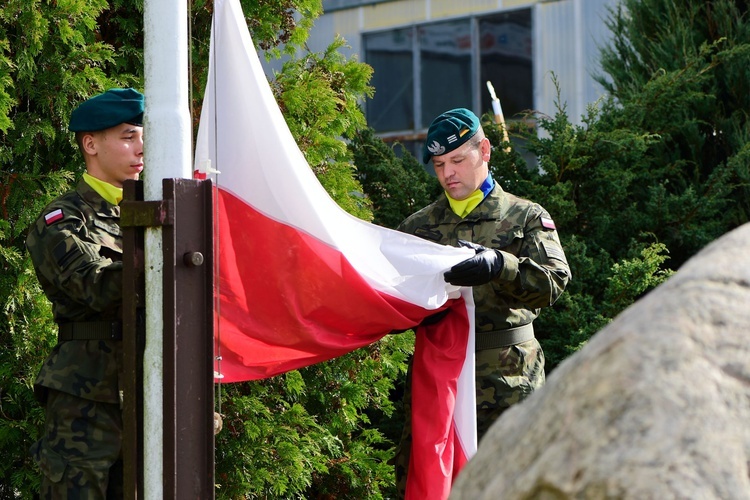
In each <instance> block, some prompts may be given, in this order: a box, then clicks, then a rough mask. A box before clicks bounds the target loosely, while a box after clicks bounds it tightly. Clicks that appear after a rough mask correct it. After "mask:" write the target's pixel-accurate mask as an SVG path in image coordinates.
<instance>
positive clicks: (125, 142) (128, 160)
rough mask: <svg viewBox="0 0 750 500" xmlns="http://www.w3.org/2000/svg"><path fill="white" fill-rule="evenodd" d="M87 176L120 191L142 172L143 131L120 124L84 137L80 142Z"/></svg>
mask: <svg viewBox="0 0 750 500" xmlns="http://www.w3.org/2000/svg"><path fill="white" fill-rule="evenodd" d="M82 144H83V148H84V152H85V153H86V155H87V161H86V169H87V171H88V173H89V175H91V176H93V177H96V178H97V179H99V180H102V181H104V182H108V183H110V184H112V185H113V186H117V187H122V183H123V182H125V180H127V179H136V180H137V179H138V176H139V175H140V173H141V172H142V171H143V127H138V126H135V125H130V124H128V123H123V124H120V125H118V126H116V127H112V128H109V129H107V130H102V131H101V132H95V133H92V134H87V135H86V136H85V137H84V138H83V141H82Z"/></svg>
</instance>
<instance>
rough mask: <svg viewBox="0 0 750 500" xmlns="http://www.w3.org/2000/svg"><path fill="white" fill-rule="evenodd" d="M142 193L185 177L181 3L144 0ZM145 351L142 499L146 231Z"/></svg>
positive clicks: (152, 471)
mask: <svg viewBox="0 0 750 500" xmlns="http://www.w3.org/2000/svg"><path fill="white" fill-rule="evenodd" d="M143 17H144V75H145V89H144V93H145V95H146V110H145V116H144V129H145V133H144V156H145V160H144V163H145V169H144V174H143V181H144V195H145V199H146V200H147V201H148V200H162V199H163V192H162V191H163V190H162V179H169V178H191V177H192V167H191V164H192V161H191V153H190V150H191V136H192V131H191V122H190V112H189V88H188V74H187V67H188V36H187V20H188V17H187V3H186V2H185V0H145V1H144V5H143ZM144 258H145V267H146V274H145V276H146V347H145V351H144V354H143V420H144V422H143V441H144V443H143V448H144V458H143V460H144V465H143V469H144V497H145V498H146V499H147V500H150V499H154V500H156V499H161V498H163V496H164V491H163V490H164V483H163V481H164V478H163V476H164V463H163V450H164V427H163V420H164V407H163V402H164V389H163V369H164V365H163V358H164V356H163V355H164V353H163V334H164V316H163V309H162V304H163V297H164V289H163V276H164V269H163V241H162V229H161V227H153V228H147V229H146V235H145V256H144Z"/></svg>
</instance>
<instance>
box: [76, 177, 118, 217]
mask: <svg viewBox="0 0 750 500" xmlns="http://www.w3.org/2000/svg"><path fill="white" fill-rule="evenodd" d="M76 192H77V193H78V194H79V195H80V196H81V198H82V199H83V201H84V202H85V203H86V204H87V205H88V206H90V207H91V208H92V209H93V210H94V212H96V213H97V214H98V215H100V216H102V217H120V207H119V206H118V205H113V204H112V203H110V202H108V201H107V200H105V199H104V198H103V197H102V195H100V194H99V193H98V192H97V191H96V190H95V189H94V188H93V187H91V186H90V185H89V184H88V183H87V182H86V181H85V180H83V179H81V180H80V181H78V185H77V186H76Z"/></svg>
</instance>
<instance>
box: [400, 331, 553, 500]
mask: <svg viewBox="0 0 750 500" xmlns="http://www.w3.org/2000/svg"><path fill="white" fill-rule="evenodd" d="M475 359H476V377H475V379H476V391H477V439H478V440H481V439H482V438H483V437H484V435H485V434H486V433H487V430H488V429H489V428H490V426H491V425H492V424H493V423H494V422H495V421H496V420H497V419H498V418H499V417H500V415H502V413H503V412H504V411H505V410H507V409H508V408H509V407H510V406H512V405H514V404H516V403H518V402H519V401H522V400H523V399H525V398H526V397H528V396H529V395H530V394H531V393H532V392H534V391H535V390H537V389H539V388H540V387H541V386H542V385H544V381H545V377H544V352H543V351H542V347H541V346H540V345H539V341H537V340H536V339H532V340H529V341H527V342H523V343H521V344H516V345H513V346H509V347H500V348H497V349H485V350H481V351H477V352H476V358H475ZM411 411H412V407H411V364H410V365H409V371H408V372H407V375H406V385H405V388H404V430H403V433H402V434H401V441H400V442H399V445H398V447H397V448H396V454H395V456H394V457H393V459H392V460H391V462H390V463H391V464H393V465H394V467H395V471H396V490H397V493H398V498H401V499H403V498H404V497H405V496H406V474H407V472H408V470H409V456H410V455H411V442H412V437H411ZM417 411H418V409H417Z"/></svg>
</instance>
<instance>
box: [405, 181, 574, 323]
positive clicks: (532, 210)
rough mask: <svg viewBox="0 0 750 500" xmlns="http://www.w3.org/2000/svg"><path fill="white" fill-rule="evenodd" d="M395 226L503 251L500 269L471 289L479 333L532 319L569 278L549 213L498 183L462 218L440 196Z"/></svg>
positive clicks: (445, 240)
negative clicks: (482, 283) (497, 272)
mask: <svg viewBox="0 0 750 500" xmlns="http://www.w3.org/2000/svg"><path fill="white" fill-rule="evenodd" d="M398 230H399V231H403V232H406V233H410V234H414V235H416V236H420V237H422V238H425V239H427V240H431V241H434V242H436V243H440V244H443V245H453V246H458V240H466V241H471V242H474V243H477V244H479V245H482V246H485V247H488V248H494V249H496V250H500V251H501V253H502V256H503V259H504V263H503V270H502V271H501V272H500V275H499V276H498V277H497V278H495V279H494V280H493V281H492V282H490V283H488V284H486V285H482V286H476V287H474V289H473V292H474V302H475V307H476V313H475V314H476V331H477V334H481V333H483V332H494V331H498V330H505V329H507V328H513V327H516V326H521V325H525V324H527V323H530V322H532V321H533V320H534V319H535V318H536V317H537V316H538V315H539V310H540V308H542V307H546V306H550V305H552V304H553V303H554V302H555V301H556V300H557V298H558V297H559V296H560V294H562V292H563V290H564V289H565V286H566V285H567V284H568V281H569V280H570V278H571V273H570V268H569V267H568V262H567V259H566V258H565V252H564V251H563V249H562V246H561V245H560V239H559V237H558V235H557V231H556V230H555V229H554V224H553V223H552V219H551V218H550V216H549V214H548V213H547V212H546V211H545V210H544V209H543V208H542V207H541V206H539V205H538V204H536V203H532V202H530V201H528V200H524V199H522V198H519V197H517V196H514V195H512V194H510V193H506V192H505V191H503V189H502V188H501V187H500V186H499V184H497V183H495V188H494V189H493V190H492V192H491V193H490V194H489V195H487V197H486V198H485V199H484V200H483V201H482V202H481V203H480V204H479V205H478V206H477V207H476V208H475V209H474V210H473V211H472V212H471V213H470V214H469V215H467V216H466V217H465V218H463V219H462V218H461V217H459V216H458V215H456V214H455V213H454V212H453V211H452V210H451V207H450V205H449V204H448V199H447V198H446V197H445V196H442V197H440V199H438V200H437V201H435V202H434V203H432V204H430V205H428V206H427V207H425V208H423V209H422V210H420V211H418V212H416V213H414V214H412V215H411V216H409V217H408V218H407V219H406V220H405V221H404V222H402V223H401V224H400V225H399V227H398Z"/></svg>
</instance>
